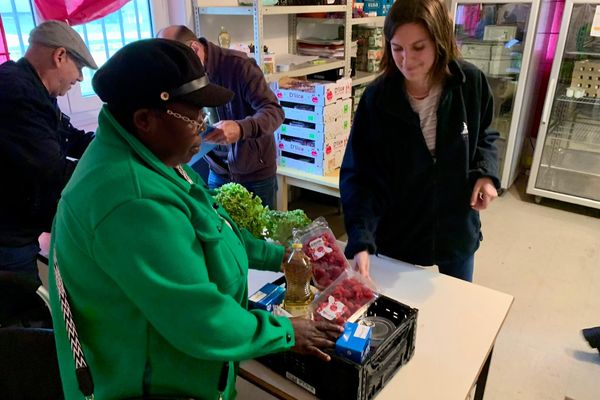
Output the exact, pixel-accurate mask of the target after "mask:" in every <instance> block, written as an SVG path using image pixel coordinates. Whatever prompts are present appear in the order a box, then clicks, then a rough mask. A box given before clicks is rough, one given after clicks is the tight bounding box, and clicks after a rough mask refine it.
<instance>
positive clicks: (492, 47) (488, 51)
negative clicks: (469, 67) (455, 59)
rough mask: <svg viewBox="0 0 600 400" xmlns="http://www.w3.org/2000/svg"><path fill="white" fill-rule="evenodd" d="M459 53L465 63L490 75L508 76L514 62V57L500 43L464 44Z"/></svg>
mask: <svg viewBox="0 0 600 400" xmlns="http://www.w3.org/2000/svg"><path fill="white" fill-rule="evenodd" d="M460 51H461V53H462V56H463V57H464V59H465V60H466V61H468V62H470V63H471V64H474V65H475V66H476V67H477V68H479V69H480V70H481V71H483V73H485V74H490V75H507V74H509V73H510V71H511V67H512V66H513V64H514V61H515V55H513V54H512V52H511V50H510V49H509V48H507V47H505V46H504V44H502V43H482V42H475V43H469V42H465V43H463V44H462V46H461V47H460Z"/></svg>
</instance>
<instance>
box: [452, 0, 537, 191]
mask: <svg viewBox="0 0 600 400" xmlns="http://www.w3.org/2000/svg"><path fill="white" fill-rule="evenodd" d="M539 7H540V3H539V1H506V2H494V1H486V0H484V1H481V0H480V1H471V0H459V1H456V0H454V1H453V3H452V7H451V11H452V16H453V19H454V31H455V35H456V40H457V44H458V48H459V50H460V52H461V55H462V57H463V58H464V59H465V60H466V61H469V62H470V63H472V64H474V65H476V66H477V67H478V68H479V69H481V70H482V71H483V72H484V73H485V74H486V76H487V79H488V82H489V84H490V87H491V89H492V93H493V96H494V119H493V121H492V125H491V126H492V127H493V128H495V129H496V130H497V131H498V132H499V133H500V138H499V139H498V141H497V142H496V143H497V146H498V158H499V160H498V161H499V167H498V168H499V169H498V173H499V176H500V181H501V187H502V189H508V188H509V187H510V186H511V185H512V183H513V182H514V180H515V179H516V177H517V176H518V171H519V166H520V156H521V150H522V147H523V142H524V139H525V136H526V135H527V128H528V126H529V125H530V122H531V121H530V118H531V117H532V115H533V113H532V112H529V110H530V109H531V107H532V99H533V98H534V92H535V87H534V85H533V84H532V82H533V81H534V79H531V77H530V75H531V74H533V73H535V71H536V65H537V63H538V62H539V57H535V54H534V51H533V50H534V46H533V44H534V39H535V32H536V23H537V20H538V14H539Z"/></svg>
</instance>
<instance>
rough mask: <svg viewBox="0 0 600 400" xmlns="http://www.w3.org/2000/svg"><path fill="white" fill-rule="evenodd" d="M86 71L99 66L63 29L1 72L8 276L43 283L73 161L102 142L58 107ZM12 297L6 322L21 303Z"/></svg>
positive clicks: (44, 29)
mask: <svg viewBox="0 0 600 400" xmlns="http://www.w3.org/2000/svg"><path fill="white" fill-rule="evenodd" d="M83 67H89V68H94V69H95V68H97V65H96V62H95V61H94V58H93V57H92V55H91V54H90V52H89V50H88V49H87V48H86V46H85V43H84V42H83V40H82V39H81V37H80V36H79V35H78V34H77V32H76V31H75V30H74V29H73V28H71V27H70V26H68V25H67V24H65V23H64V22H60V21H47V22H44V23H41V24H40V25H38V26H37V27H36V28H35V29H33V31H31V34H30V37H29V48H28V49H27V52H26V53H25V56H24V57H23V58H21V59H20V60H18V61H16V62H15V61H8V62H5V63H4V64H2V65H0V182H2V187H3V189H2V196H0V272H3V271H4V272H9V273H15V274H25V275H27V276H30V277H31V279H33V280H37V279H38V276H37V265H36V256H37V253H38V251H39V247H38V236H39V235H40V234H41V233H42V232H49V231H50V225H51V222H52V218H53V217H54V214H55V211H56V204H57V202H58V198H59V197H60V193H61V191H62V189H63V188H64V186H65V184H66V182H67V180H68V179H69V178H70V176H71V173H72V172H73V169H74V168H75V164H74V163H73V162H71V161H69V160H68V159H67V156H69V157H72V158H80V157H81V155H82V154H83V151H84V150H85V149H86V147H87V145H88V144H89V143H90V141H91V140H92V138H93V137H94V134H93V133H92V132H84V131H81V130H79V129H75V128H74V127H73V126H72V125H71V123H70V122H69V117H68V116H66V115H65V114H63V113H62V112H61V110H60V109H59V107H58V105H57V101H56V97H57V96H62V95H64V94H66V93H67V92H68V91H69V89H71V87H72V86H73V85H75V84H76V83H77V82H81V81H82V80H83V74H82V69H83ZM0 292H2V291H1V290H0ZM4 293H6V292H3V293H0V316H1V315H2V311H3V310H2V309H3V308H4V307H10V306H11V305H15V303H17V304H18V302H19V300H18V299H17V298H15V297H14V296H13V297H12V298H10V299H5V298H2V297H3V295H4ZM0 319H1V318H0ZM0 324H2V321H1V320H0Z"/></svg>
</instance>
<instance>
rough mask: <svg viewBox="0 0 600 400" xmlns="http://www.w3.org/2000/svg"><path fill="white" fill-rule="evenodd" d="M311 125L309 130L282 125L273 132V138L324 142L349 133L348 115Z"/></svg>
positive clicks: (302, 127)
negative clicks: (286, 137)
mask: <svg viewBox="0 0 600 400" xmlns="http://www.w3.org/2000/svg"><path fill="white" fill-rule="evenodd" d="M290 122H291V121H290ZM306 125H308V124H306ZM312 125H313V126H314V127H312V128H309V127H306V126H303V125H301V124H299V125H292V124H287V123H286V124H282V125H281V126H280V127H279V128H277V130H276V131H275V137H276V138H279V137H280V136H281V135H286V136H293V137H296V138H301V139H309V140H319V141H321V142H324V141H325V140H327V139H332V138H334V137H336V136H338V135H340V134H348V133H350V114H348V115H347V116H344V117H343V118H340V119H338V120H336V121H333V122H328V123H326V124H312Z"/></svg>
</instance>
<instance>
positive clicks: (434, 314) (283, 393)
mask: <svg viewBox="0 0 600 400" xmlns="http://www.w3.org/2000/svg"><path fill="white" fill-rule="evenodd" d="M371 271H372V276H373V279H374V280H375V282H376V283H377V284H378V285H379V288H380V290H381V292H382V293H384V294H385V295H387V296H389V297H392V298H394V299H396V300H398V301H400V302H402V303H405V304H407V305H409V306H411V307H415V308H417V309H419V314H418V317H417V338H416V344H415V353H414V356H413V357H412V359H411V360H410V361H409V362H408V363H407V364H406V365H404V366H403V367H402V368H401V369H400V370H399V371H398V373H397V374H396V375H395V376H394V377H393V378H392V380H390V381H389V382H388V383H387V385H386V386H385V387H384V389H383V390H382V391H381V392H380V393H379V394H378V395H377V397H376V398H377V400H388V399H389V400H397V399H409V400H413V399H414V400H420V399H444V400H464V399H465V398H466V397H467V395H468V394H469V392H470V390H471V388H472V387H473V385H474V384H475V383H477V389H476V392H475V399H482V398H483V393H484V390H485V382H486V380H487V373H488V369H489V364H490V360H491V355H492V349H493V347H494V343H495V341H496V337H497V335H498V332H499V331H500V328H501V327H502V324H503V323H504V320H505V318H506V315H507V314H508V310H509V309H510V306H511V304H512V302H513V297H512V296H510V295H507V294H505V293H501V292H497V291H495V290H491V289H488V288H485V287H482V286H478V285H475V284H471V283H468V282H464V281H461V280H458V279H455V278H452V277H449V276H446V275H442V274H439V273H437V272H435V271H432V270H431V269H426V268H420V267H415V266H412V265H409V264H406V263H402V262H398V261H393V260H389V259H386V258H382V257H372V259H371ZM279 276H280V274H275V273H267V272H258V271H251V272H250V276H249V289H250V293H253V292H254V291H256V290H257V289H258V288H260V286H262V285H263V284H264V283H266V282H270V281H273V280H274V279H276V278H277V277H279ZM240 376H242V377H243V378H244V379H246V380H248V381H250V382H252V383H253V384H255V385H257V386H259V387H261V388H262V389H263V390H265V391H267V392H269V393H271V394H273V395H275V396H276V397H279V398H282V399H314V397H313V396H312V395H311V394H310V393H308V392H307V391H305V390H304V389H301V388H300V387H299V386H296V385H295V384H294V383H292V382H290V381H288V380H287V379H285V378H283V377H281V376H280V375H278V374H276V373H275V372H273V371H271V370H270V369H268V368H267V367H265V366H263V365H262V364H260V363H258V362H257V361H254V360H251V361H245V362H243V363H242V364H241V368H240Z"/></svg>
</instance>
